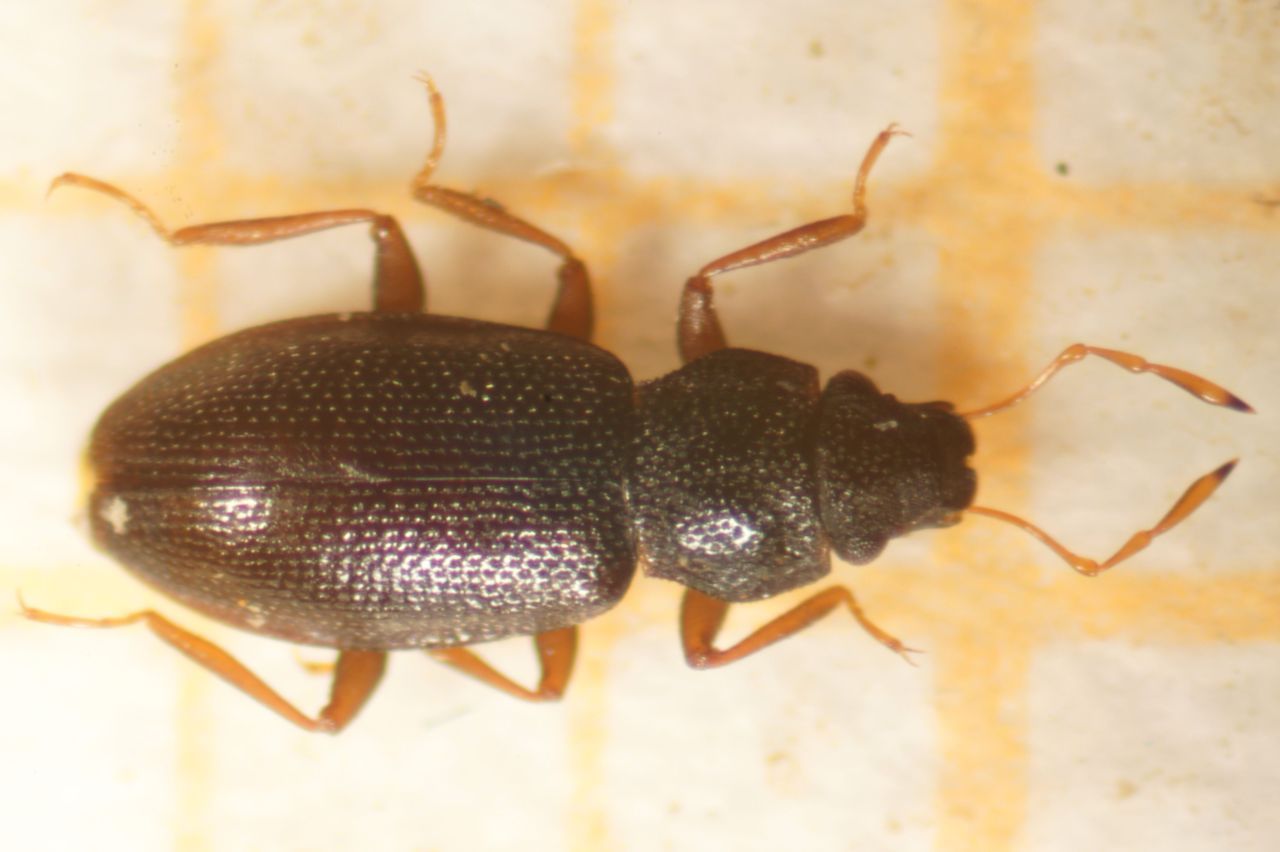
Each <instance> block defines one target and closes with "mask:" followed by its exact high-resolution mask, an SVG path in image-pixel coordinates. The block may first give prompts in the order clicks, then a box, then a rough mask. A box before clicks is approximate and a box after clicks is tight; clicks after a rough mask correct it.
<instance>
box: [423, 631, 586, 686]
mask: <svg viewBox="0 0 1280 852" xmlns="http://www.w3.org/2000/svg"><path fill="white" fill-rule="evenodd" d="M534 644H535V645H536V647H537V649H538V664H539V665H540V666H541V668H542V675H541V677H540V678H539V680H538V688H537V689H534V690H529V689H525V688H524V687H523V686H521V685H520V684H518V683H516V682H515V681H513V680H512V679H511V678H509V677H507V676H506V675H504V674H502V673H501V672H499V671H498V670H497V669H495V668H493V667H492V666H490V665H489V664H488V663H486V662H485V661H484V660H482V659H480V658H479V657H478V656H476V655H475V654H474V653H472V652H471V651H469V650H467V649H466V648H432V649H431V650H430V651H428V652H427V653H428V654H430V655H431V656H432V657H433V658H434V659H436V660H439V661H440V662H442V663H445V664H446V665H450V666H453V667H454V668H455V669H457V670H458V671H460V672H465V673H466V674H469V675H471V676H472V677H473V678H475V679H476V680H480V681H484V682H485V683H487V684H489V686H492V687H495V688H497V689H500V690H502V691H503V692H505V693H507V694H508V695H514V696H515V697H516V698H523V699H524V700H525V701H557V700H559V699H560V697H561V696H562V695H564V690H565V687H567V686H568V685H569V676H570V675H571V674H572V673H573V658H574V656H575V655H576V654H577V650H578V628H576V627H562V628H560V629H559V630H548V631H547V632H546V633H539V634H538V635H537V637H535V639H534Z"/></svg>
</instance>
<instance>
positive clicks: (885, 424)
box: [872, 420, 898, 432]
mask: <svg viewBox="0 0 1280 852" xmlns="http://www.w3.org/2000/svg"><path fill="white" fill-rule="evenodd" d="M872 425H873V426H874V428H876V429H878V430H879V431H881V432H888V431H889V430H890V429H897V428H898V421H897V420H881V421H880V422H879V423H875V424H872Z"/></svg>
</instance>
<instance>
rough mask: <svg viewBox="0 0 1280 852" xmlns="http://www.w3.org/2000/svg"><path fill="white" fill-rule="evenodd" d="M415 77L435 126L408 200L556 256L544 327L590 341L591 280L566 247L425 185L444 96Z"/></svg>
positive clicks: (473, 201)
mask: <svg viewBox="0 0 1280 852" xmlns="http://www.w3.org/2000/svg"><path fill="white" fill-rule="evenodd" d="M418 79H419V80H421V81H422V83H423V85H425V86H426V87H427V95H428V97H429V98H430V100H431V118H432V120H433V122H434V123H435V136H434V137H433V139H432V143H431V151H430V153H428V154H427V161H426V163H425V164H424V165H423V166H422V169H421V170H420V171H419V172H418V174H417V175H416V176H415V177H414V178H413V183H412V184H411V185H410V186H411V190H412V192H413V197H414V198H415V199H417V200H418V201H421V202H423V203H424V204H430V205H431V206H432V207H435V208H437V209H439V210H443V211H444V212H446V213H449V214H451V215H453V216H457V217H458V218H459V219H465V220H466V221H468V222H471V223H472V224H473V225H479V226H480V227H481V228H485V229H487V230H490V231H495V232H497V233H499V234H505V235H506V236H508V237H515V238H516V239H518V240H524V241H525V242H529V243H533V244H534V245H539V246H542V247H543V248H545V249H547V250H548V251H550V252H552V253H553V254H555V255H557V256H559V257H560V261H561V262H560V269H559V272H558V277H559V280H560V287H559V291H558V292H557V293H556V300H555V303H554V304H553V305H552V306H551V314H550V315H549V317H548V318H547V328H548V329H549V330H551V331H555V332H558V333H560V334H567V335H569V336H570V337H577V338H579V339H581V340H590V339H591V328H592V324H593V315H594V311H593V307H592V299H591V277H590V275H588V273H587V267H586V264H584V263H583V262H582V261H581V260H580V259H579V258H578V257H577V255H575V254H574V253H573V250H572V249H570V248H569V247H568V246H567V245H565V244H564V243H563V242H561V241H560V240H559V239H557V238H556V237H553V236H552V235H551V234H548V233H547V232H546V231H544V230H542V229H541V228H539V227H537V226H536V225H533V224H531V223H529V222H526V221H525V220H523V219H521V218H519V217H517V216H514V215H512V214H511V213H508V212H507V211H506V210H505V209H504V208H503V207H502V205H501V204H499V203H498V202H496V201H494V200H492V199H489V198H481V197H480V196H478V195H473V194H471V193H468V192H459V191H458V190H456V189H448V188H446V187H443V186H436V185H435V184H433V183H431V176H432V174H433V173H434V172H435V170H436V166H437V165H438V164H439V162H440V157H441V155H442V154H443V153H444V141H445V131H446V123H445V113H444V98H443V97H442V96H441V95H440V91H439V90H438V89H436V86H435V83H433V82H432V80H431V78H430V77H428V76H427V75H425V74H423V75H422V76H420V77H419V78H418Z"/></svg>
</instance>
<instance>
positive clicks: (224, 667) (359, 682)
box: [18, 597, 387, 734]
mask: <svg viewBox="0 0 1280 852" xmlns="http://www.w3.org/2000/svg"><path fill="white" fill-rule="evenodd" d="M18 605H19V606H20V607H22V614H23V615H25V616H26V617H27V618H30V619H32V620H33V621H41V622H44V623H46V624H59V625H63V626H67V627H124V626H125V625H128V624H136V623H138V622H141V623H143V624H145V625H146V626H147V627H148V628H149V629H150V630H151V632H152V633H154V634H155V635H156V636H159V637H160V638H161V639H163V640H164V641H165V642H167V643H168V644H169V645H171V646H172V647H174V648H177V649H178V650H179V651H181V652H182V653H184V654H186V655H187V656H188V657H190V658H191V659H192V660H195V661H196V662H197V663H199V664H200V665H201V666H204V667H205V668H206V669H208V670H209V671H211V672H213V673H214V674H216V675H217V676H218V677H220V678H222V679H223V680H225V681H227V682H228V683H230V684H231V685H232V686H234V687H236V688H237V689H239V690H241V691H242V692H244V693H245V694H246V695H248V696H249V697H250V698H252V699H254V700H255V701H257V702H258V703H260V704H263V705H265V706H267V707H269V708H271V709H272V710H274V711H276V712H277V713H279V714H280V715H281V716H283V717H284V718H286V719H288V720H289V721H290V722H292V723H293V724H295V725H297V726H298V727H299V728H303V729H304V730H307V731H318V732H321V733H326V734H336V733H337V732H338V731H340V730H342V729H343V728H345V727H346V726H347V723H349V722H350V721H351V720H352V719H354V718H355V716H356V714H357V713H358V712H360V708H361V707H363V706H364V703H365V701H367V700H368V699H369V696H370V695H372V694H373V690H374V689H375V688H376V687H377V685H378V681H379V680H380V679H381V677H382V672H383V669H384V668H385V667H386V660H387V655H386V653H384V652H382V651H343V652H341V653H340V654H339V655H338V664H337V667H336V670H335V672H334V676H333V687H332V688H331V689H330V692H329V703H328V705H327V706H326V707H325V708H324V709H323V710H321V711H320V715H319V716H318V717H316V718H312V717H310V716H306V715H303V713H302V712H301V711H300V710H298V709H297V708H296V707H294V706H293V705H292V704H290V703H289V702H288V701H286V700H285V699H284V698H282V697H281V696H280V694H279V693H277V692H276V691H275V690H273V689H272V688H271V687H269V686H267V684H266V683H264V682H263V681H262V679H261V678H259V677H258V676H257V675H255V674H254V673H253V672H251V671H249V669H247V668H245V666H244V664H243V663H241V662H240V661H239V660H237V659H236V658H235V657H233V656H231V655H230V654H228V653H227V652H226V651H224V650H222V649H221V648H219V647H218V646H217V645H214V644H213V643H212V642H209V641H208V640H206V639H202V638H200V637H199V636H196V635H195V634H194V633H190V632H188V631H186V630H183V629H182V628H181V627H178V626H177V625H176V624H174V623H173V622H171V621H169V620H168V619H166V618H165V617H164V616H162V615H160V614H159V613H156V612H152V611H151V610H142V611H141V612H133V613H129V614H128V615H122V616H119V617H117V618H73V617H71V616H66V615H58V614H55V613H51V612H45V611H43V610H39V609H33V608H32V607H29V606H27V605H26V603H25V602H23V600H22V598H21V597H19V598H18Z"/></svg>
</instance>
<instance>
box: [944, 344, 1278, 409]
mask: <svg viewBox="0 0 1280 852" xmlns="http://www.w3.org/2000/svg"><path fill="white" fill-rule="evenodd" d="M1090 355H1097V356H1098V357H1099V358H1105V359H1106V360H1108V361H1110V362H1111V363H1113V364H1117V365H1119V366H1121V367H1124V368H1125V369H1126V370H1128V371H1129V372H1131V373H1154V374H1155V375H1157V376H1159V377H1160V378H1162V379H1164V380H1165V381H1167V382H1172V383H1173V384H1175V385H1177V386H1178V387H1180V388H1182V389H1183V390H1184V391H1186V392H1187V393H1189V394H1191V395H1192V396H1195V397H1198V398H1199V399H1201V400H1203V401H1204V402H1207V403H1209V404H1210V405H1221V406H1225V407H1226V408H1230V409H1231V410H1233V411H1241V412H1244V413H1246V414H1253V413H1254V412H1253V407H1252V406H1250V405H1249V403H1247V402H1245V401H1244V400H1243V399H1241V398H1240V397H1238V396H1236V395H1235V394H1233V393H1232V392H1231V391H1229V390H1227V389H1226V388H1224V387H1222V386H1221V385H1216V384H1214V383H1213V382H1211V381H1209V380H1208V379H1206V378H1202V377H1201V376H1197V375H1195V374H1194V373H1188V372H1187V371H1186V370H1180V369H1178V368H1177V367H1169V366H1166V365H1164V364H1152V363H1151V362H1150V361H1147V360H1146V359H1145V358H1141V357H1139V356H1137V355H1132V354H1130V353H1128V352H1120V351H1119V350H1116V349H1103V348H1102V347H1100V346H1086V345H1085V344H1083V343H1075V344H1072V345H1071V346H1068V347H1067V348H1066V349H1064V350H1062V353H1061V354H1060V355H1058V357H1057V358H1054V359H1053V361H1052V362H1050V364H1049V366H1047V367H1045V368H1044V370H1043V371H1042V372H1041V373H1040V375H1038V376H1036V377H1035V378H1034V379H1032V380H1031V382H1030V383H1028V384H1027V386H1026V387H1024V388H1023V389H1022V390H1020V391H1018V392H1017V393H1015V394H1013V395H1012V396H1009V397H1006V398H1005V399H1002V400H1000V401H999V402H997V403H995V404H994V405H988V406H986V407H985V408H975V409H974V410H972V411H964V412H960V413H959V415H958V416H960V417H963V418H965V419H966V420H976V419H977V418H979V417H986V416H987V415H989V414H995V413H996V412H997V411H1002V410H1004V409H1006V408H1009V407H1011V406H1014V405H1017V404H1018V403H1019V402H1022V400H1024V399H1026V398H1027V397H1028V396H1030V395H1031V394H1032V393H1034V392H1035V391H1036V390H1037V389H1038V388H1039V387H1040V386H1041V385H1043V384H1044V383H1045V382H1047V381H1049V379H1050V378H1052V377H1053V375H1054V373H1057V372H1058V371H1059V370H1061V369H1062V368H1063V367H1067V366H1070V365H1071V364H1074V363H1076V362H1077V361H1082V360H1084V359H1085V358H1086V357H1088V356H1090Z"/></svg>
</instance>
